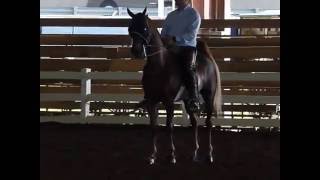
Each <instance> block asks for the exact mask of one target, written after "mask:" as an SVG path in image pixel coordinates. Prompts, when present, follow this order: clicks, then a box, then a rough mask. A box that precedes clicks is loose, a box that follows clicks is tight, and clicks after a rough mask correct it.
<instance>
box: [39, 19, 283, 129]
mask: <svg viewBox="0 0 320 180" xmlns="http://www.w3.org/2000/svg"><path fill="white" fill-rule="evenodd" d="M127 22H128V20H127V19H121V20H118V19H117V20H116V19H74V18H69V19H60V18H54V19H50V18H46V19H41V21H40V23H41V25H44V26H49V25H50V26H104V27H108V26H114V27H125V26H126V25H127ZM161 23H162V21H161V20H156V21H154V24H153V25H156V26H157V27H160V26H161ZM279 23H280V21H279V20H208V21H206V20H204V21H203V24H202V28H211V29H212V28H217V27H219V28H225V27H263V28H264V27H270V28H279ZM201 39H203V40H205V41H206V42H207V43H208V45H209V46H210V50H211V52H212V54H213V56H214V57H215V59H216V61H217V63H218V66H219V67H220V70H221V71H222V73H221V78H222V87H223V93H222V94H223V95H224V96H223V100H224V103H230V104H225V105H224V107H223V110H224V111H231V112H233V111H241V112H246V111H249V112H259V113H260V112H261V113H267V112H268V113H272V114H275V113H277V111H276V110H277V108H278V109H279V104H280V85H279V82H280V61H279V57H280V48H279V47H280V38H279V36H272V37H271V36H270V37H264V36H263V37H260V36H250V37H249V36H241V37H229V38H223V37H218V36H210V35H209V36H201ZM40 44H41V49H40V50H41V51H40V52H41V54H40V55H41V59H40V80H41V83H40V85H41V86H40V90H41V94H40V99H41V102H40V104H41V106H42V107H45V108H48V107H49V108H50V107H57V108H61V107H64V108H65V109H81V111H80V115H79V114H77V113H76V115H70V114H72V113H70V114H69V115H68V116H61V115H60V116H47V114H48V113H47V114H46V115H45V116H40V121H41V122H45V121H59V122H68V123H72V122H75V123H79V122H82V123H128V124H130V123H133V124H148V123H149V120H148V118H147V117H146V116H145V114H142V115H139V113H128V112H108V113H106V112H105V113H103V112H101V109H104V108H106V107H108V108H110V109H120V110H123V109H129V110H130V109H133V105H134V103H135V102H137V101H140V100H141V99H142V97H143V91H142V89H141V84H140V79H141V75H142V74H141V72H140V71H141V70H142V68H143V66H144V63H145V61H144V60H141V59H134V58H133V57H132V56H131V54H130V52H129V50H130V39H129V37H128V36H127V35H41V38H40ZM70 57H72V58H70ZM226 58H230V60H229V61H227V60H226ZM261 58H265V59H266V61H262V60H261ZM254 59H259V60H258V61H257V60H254ZM253 72H254V73H253ZM59 82H63V83H59ZM66 101H67V103H64V102H66ZM58 102H61V103H58ZM237 103H240V104H241V105H237ZM93 107H94V108H97V109H98V111H93V110H92V108H93ZM62 109H63V108H62ZM92 113H94V114H95V116H93V114H92ZM99 113H100V114H106V115H105V116H96V114H99ZM117 113H118V114H117ZM108 114H109V115H108ZM111 114H113V115H111ZM162 114H163V113H162ZM160 115H161V113H160ZM226 116H227V115H226V114H225V116H224V117H226ZM201 117H202V116H201ZM232 117H234V118H233V119H226V118H222V119H218V120H214V121H213V123H214V125H219V126H259V127H279V126H280V120H279V119H273V118H268V119H261V117H262V116H261V115H260V116H257V117H258V118H257V117H255V116H252V117H253V119H235V118H236V116H235V115H232ZM164 118H165V117H163V116H162V117H160V120H159V121H160V123H164V122H165V119H164ZM200 119H201V120H200V124H204V123H203V122H204V121H203V118H200ZM174 122H175V124H179V125H183V126H186V125H189V124H190V122H189V121H188V120H187V118H186V114H185V112H184V108H183V105H182V104H177V105H176V113H175V120H174Z"/></svg>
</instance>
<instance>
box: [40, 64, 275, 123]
mask: <svg viewBox="0 0 320 180" xmlns="http://www.w3.org/2000/svg"><path fill="white" fill-rule="evenodd" d="M141 77H142V73H139V72H91V69H89V68H84V69H82V71H81V72H66V71H60V72H59V71H54V72H50V71H40V79H73V80H79V81H81V93H78V94H77V93H65V94H63V93H41V94H40V101H81V112H80V116H78V115H77V116H75V115H70V116H40V122H48V121H55V122H65V123H107V124H113V123H116V124H122V123H126V124H131V123H132V124H148V123H149V120H148V118H146V117H129V116H102V117H99V116H92V115H91V114H90V112H89V110H90V101H140V100H142V98H143V96H142V95H139V94H92V93H91V80H94V79H100V80H124V79H125V80H140V79H141ZM221 79H222V80H239V81H242V80H245V81H280V73H221ZM223 102H224V103H229V102H233V103H253V102H254V103H261V104H280V97H279V96H244V95H225V96H223ZM181 107H182V112H183V115H182V117H175V118H174V119H175V120H174V122H175V124H177V125H182V126H188V125H189V124H190V122H189V121H188V120H187V118H186V117H187V114H186V113H185V110H184V108H183V106H181ZM159 123H163V124H165V118H163V117H160V118H159ZM200 124H201V125H203V124H204V119H201V120H200ZM213 124H214V125H220V126H258V127H280V120H279V119H266V120H264V119H215V120H214V121H213Z"/></svg>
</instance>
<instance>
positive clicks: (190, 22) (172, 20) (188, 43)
mask: <svg viewBox="0 0 320 180" xmlns="http://www.w3.org/2000/svg"><path fill="white" fill-rule="evenodd" d="M190 4H191V0H176V6H177V9H176V10H174V11H172V12H170V13H169V14H168V16H167V18H166V20H165V22H164V25H163V29H162V31H161V37H162V39H163V42H164V44H166V45H167V46H168V48H169V49H171V50H172V51H174V52H176V54H177V55H178V56H179V60H180V62H181V66H182V68H183V72H184V78H185V81H184V82H185V86H186V88H187V90H188V92H189V96H190V99H189V101H188V105H189V108H190V110H192V111H196V110H198V109H199V103H198V98H197V80H196V74H195V61H196V46H197V39H196V38H197V33H198V31H199V28H200V23H201V17H200V15H199V13H198V12H197V11H196V10H195V9H194V8H192V7H191V5H190Z"/></svg>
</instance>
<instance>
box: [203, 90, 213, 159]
mask: <svg viewBox="0 0 320 180" xmlns="http://www.w3.org/2000/svg"><path fill="white" fill-rule="evenodd" d="M201 95H202V97H203V99H204V102H205V110H206V114H207V118H206V126H207V133H208V156H207V160H208V162H209V163H213V156H212V151H213V148H212V144H211V143H212V142H211V130H212V121H211V117H212V112H213V93H211V92H210V91H202V92H201Z"/></svg>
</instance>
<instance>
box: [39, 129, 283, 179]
mask: <svg viewBox="0 0 320 180" xmlns="http://www.w3.org/2000/svg"><path fill="white" fill-rule="evenodd" d="M150 135H151V131H150V129H149V127H148V126H142V125H141V126H120V125H88V124H82V125H80V124H74V125H66V124H57V123H40V179H41V180H82V179H86V180H119V179H126V180H170V179H172V180H189V179H192V180H229V179H234V180H252V179H256V180H278V179H280V132H272V133H271V132H256V131H243V132H230V131H228V132H227V131H218V130H214V132H213V148H214V152H215V163H214V164H213V165H209V164H207V163H205V162H200V163H194V162H192V161H191V154H192V151H193V147H194V145H193V140H192V129H191V128H182V127H175V129H174V135H175V136H174V137H175V145H176V155H177V164H176V165H170V164H168V163H167V159H166V155H167V154H168V147H169V146H168V143H167V141H166V140H167V138H166V136H165V129H164V128H163V127H160V128H159V141H158V150H159V153H158V160H157V162H156V164H155V165H153V166H150V165H148V163H147V157H148V155H149V153H150V150H151V138H150ZM199 138H200V156H202V157H203V156H204V154H205V150H206V147H207V146H206V133H205V129H204V128H203V127H202V128H199Z"/></svg>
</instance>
